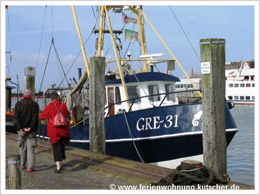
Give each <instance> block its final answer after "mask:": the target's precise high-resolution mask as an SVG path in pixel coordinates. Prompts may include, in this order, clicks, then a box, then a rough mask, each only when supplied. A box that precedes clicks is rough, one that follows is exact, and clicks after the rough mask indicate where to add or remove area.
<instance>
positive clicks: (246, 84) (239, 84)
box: [226, 62, 255, 104]
mask: <svg viewBox="0 0 260 195" xmlns="http://www.w3.org/2000/svg"><path fill="white" fill-rule="evenodd" d="M226 99H227V100H228V101H232V102H234V103H236V104H254V101H255V69H254V68H251V67H250V65H249V62H241V65H240V67H239V68H232V69H227V70H226Z"/></svg>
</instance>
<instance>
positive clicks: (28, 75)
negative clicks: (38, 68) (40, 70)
mask: <svg viewBox="0 0 260 195" xmlns="http://www.w3.org/2000/svg"><path fill="white" fill-rule="evenodd" d="M24 89H30V90H31V91H32V99H33V100H34V97H35V67H32V66H27V67H25V69H24Z"/></svg>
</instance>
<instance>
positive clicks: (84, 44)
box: [59, 28, 94, 87]
mask: <svg viewBox="0 0 260 195" xmlns="http://www.w3.org/2000/svg"><path fill="white" fill-rule="evenodd" d="M93 29H94V28H93ZM92 34H93V31H91V33H90V35H89V36H88V38H87V40H86V41H85V43H84V47H85V45H86V44H87V42H88V41H89V39H90V37H91V35H92ZM80 54H81V49H80V50H79V52H78V55H77V56H76V58H75V60H74V61H73V62H72V64H71V65H70V67H69V69H68V71H67V72H66V75H68V73H69V72H70V70H71V68H72V67H73V65H74V64H75V63H76V61H77V59H78V57H79V55H80ZM64 79H65V77H63V79H62V80H61V82H60V84H59V87H60V86H61V85H62V83H63V81H64ZM72 84H73V83H72Z"/></svg>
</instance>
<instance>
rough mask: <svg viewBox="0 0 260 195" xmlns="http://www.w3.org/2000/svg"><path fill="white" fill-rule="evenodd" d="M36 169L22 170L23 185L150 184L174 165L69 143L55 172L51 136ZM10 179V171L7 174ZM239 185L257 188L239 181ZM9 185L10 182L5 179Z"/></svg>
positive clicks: (11, 139)
mask: <svg viewBox="0 0 260 195" xmlns="http://www.w3.org/2000/svg"><path fill="white" fill-rule="evenodd" d="M37 142H38V146H37V148H36V163H35V169H36V171H35V172H32V173H27V172H26V171H22V189H53V190H55V189H57V190H66V189H69V190H71V189H79V190H80V189H82V190H91V189H104V190H108V189H110V187H111V184H112V187H114V186H121V185H140V184H142V185H149V184H151V183H154V182H158V181H159V180H160V179H162V178H164V177H165V176H167V175H168V174H169V173H171V172H172V170H171V169H166V168H163V167H158V166H153V165H148V164H143V163H139V162H135V161H130V160H126V159H122V158H117V157H112V156H108V155H101V154H96V153H91V152H89V151H87V150H82V149H79V148H75V147H66V157H67V159H66V160H64V161H63V166H64V167H65V170H64V171H62V173H60V174H57V173H54V169H55V162H54V161H53V154H52V148H51V144H50V142H49V140H42V139H38V140H37ZM13 154H18V145H17V134H13V133H6V156H7V157H8V156H9V155H13ZM6 181H8V174H6ZM234 184H235V185H238V186H239V189H249V190H252V189H254V186H249V185H245V184H240V183H234V182H230V183H229V186H231V185H234ZM6 189H8V182H6Z"/></svg>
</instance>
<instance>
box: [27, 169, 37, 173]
mask: <svg viewBox="0 0 260 195" xmlns="http://www.w3.org/2000/svg"><path fill="white" fill-rule="evenodd" d="M34 171H35V169H27V173H31V172H34Z"/></svg>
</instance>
